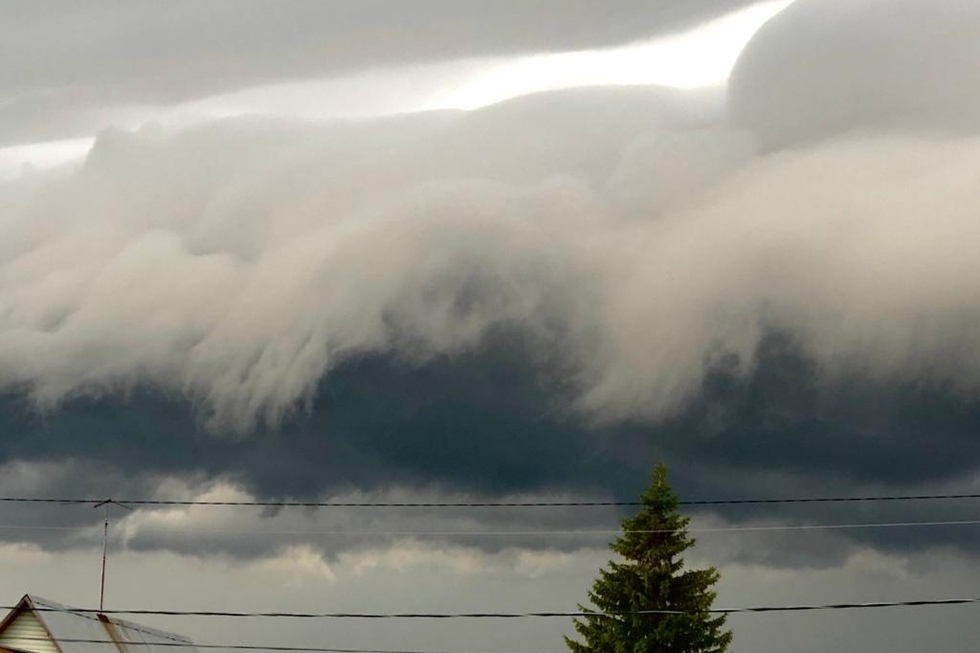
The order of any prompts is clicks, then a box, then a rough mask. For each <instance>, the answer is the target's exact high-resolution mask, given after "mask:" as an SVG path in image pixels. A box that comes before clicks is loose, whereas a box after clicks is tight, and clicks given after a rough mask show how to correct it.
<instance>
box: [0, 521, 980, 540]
mask: <svg viewBox="0 0 980 653" xmlns="http://www.w3.org/2000/svg"><path fill="white" fill-rule="evenodd" d="M976 525H980V519H959V520H949V521H909V522H860V523H853V524H774V525H765V526H715V527H710V526H709V527H703V528H699V527H694V528H686V529H684V530H685V531H686V532H688V533H731V532H755V531H758V532H765V531H817V530H845V529H859V528H917V527H937V526H976ZM93 528H95V527H94V526H35V525H31V524H0V530H55V531H84V530H92V529H93ZM147 531H148V532H159V531H163V532H167V533H208V534H214V533H219V534H221V533H224V534H228V535H317V536H329V537H365V536H371V535H375V536H386V537H456V536H469V537H506V536H511V535H513V536H534V535H604V536H608V535H627V534H630V533H636V534H648V533H649V534H652V533H673V532H675V531H676V529H670V528H662V529H652V530H643V529H630V530H623V529H619V528H611V529H567V530H524V531H518V530H504V531H379V530H371V531H361V530H333V531H322V530H246V529H234V528H226V529H220V528H169V527H164V528H154V527H153V526H149V527H147Z"/></svg>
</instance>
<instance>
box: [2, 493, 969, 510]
mask: <svg viewBox="0 0 980 653" xmlns="http://www.w3.org/2000/svg"><path fill="white" fill-rule="evenodd" d="M947 499H949V500H952V499H980V493H976V494H920V495H882V496H863V497H795V498H763V499H704V500H692V501H680V502H679V504H680V505H682V506H730V505H757V504H778V503H853V502H873V501H938V500H947ZM102 501H105V499H104V498H103V499H83V498H61V499H59V498H43V497H42V498H34V497H0V503H54V504H62V505H94V504H97V503H100V502H102ZM117 501H118V502H119V503H125V504H129V505H134V506H229V507H248V506H251V507H261V508H579V507H586V508H588V507H629V506H640V505H643V504H642V502H640V501H459V502H456V501H444V502H443V501H432V502H408V501H405V502H374V501H199V500H192V499H188V500H177V499H118V500H117Z"/></svg>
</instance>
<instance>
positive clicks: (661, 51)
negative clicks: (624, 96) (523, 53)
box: [0, 0, 793, 180]
mask: <svg viewBox="0 0 980 653" xmlns="http://www.w3.org/2000/svg"><path fill="white" fill-rule="evenodd" d="M792 2H793V0H770V1H768V2H761V3H758V4H755V5H752V6H750V7H748V8H746V9H743V10H741V11H737V12H734V13H732V14H729V15H727V16H723V17H722V18H718V19H716V20H713V21H710V22H708V23H705V24H704V25H701V26H699V27H697V28H695V29H692V30H689V31H687V32H683V33H680V34H676V35H674V36H671V37H667V38H662V39H658V40H655V41H650V42H643V43H635V44H631V45H628V46H624V47H619V48H611V49H605V50H586V51H580V52H564V53H558V54H544V55H534V56H529V57H519V58H506V59H505V58H492V59H465V60H459V61H449V62H439V63H434V64H428V65H425V66H414V67H406V68H395V69H392V68H384V69H381V68H379V69H376V70H372V71H367V72H364V73H359V74H357V75H352V76H348V77H341V78H331V79H317V80H310V81H301V82H286V83H280V84H274V85H266V86H261V87H255V88H248V89H243V90H240V91H236V92H233V93H227V94H222V95H216V96H212V97H208V98H204V99H200V100H195V101H192V102H188V103H184V104H181V105H177V106H172V107H131V108H130V109H131V110H130V111H128V112H122V113H121V114H120V116H122V117H119V116H117V117H116V118H114V119H112V120H111V124H106V125H104V127H115V128H121V129H136V128H138V127H139V126H140V125H141V124H143V123H145V122H150V121H152V122H155V123H159V124H160V125H163V126H169V127H172V128H178V129H179V128H182V127H186V126H188V125H191V124H195V123H200V122H206V121H210V120H215V119H221V118H228V117H234V116H244V115H261V116H272V117H278V118H287V119H300V120H318V119H336V118H366V117H372V116H384V115H393V114H399V113H412V112H417V111H429V110H440V109H457V110H472V109H478V108H480V107H483V106H487V105H490V104H493V103H495V102H500V101H503V100H507V99H509V98H513V97H517V96H521V95H526V94H529V93H536V92H541V91H549V90H557V89H563V88H575V87H582V86H627V85H659V86H668V87H673V88H684V89H695V88H705V87H712V86H721V85H724V83H725V81H726V80H727V79H728V76H729V74H730V73H731V70H732V67H733V66H734V65H735V61H736V59H737V58H738V55H739V53H740V52H741V51H742V49H743V48H744V47H745V45H746V43H748V41H749V39H750V38H752V35H753V34H755V32H756V31H758V30H759V28H760V27H762V25H764V24H765V23H766V22H767V21H768V20H769V19H771V18H772V17H773V16H775V15H776V14H778V13H779V12H781V11H782V10H784V9H785V8H786V7H787V6H789V5H790V4H791V3H792ZM117 113H118V112H117ZM94 140H95V139H94V137H86V138H75V139H69V140H61V141H51V142H41V143H28V144H22V145H16V146H12V147H6V148H0V180H2V179H15V178H17V177H19V176H21V175H22V174H24V173H25V172H30V171H32V170H41V169H48V168H53V167H57V166H61V165H64V164H68V163H72V162H74V161H78V160H80V159H82V158H83V157H85V156H86V155H87V154H88V152H89V150H90V149H91V147H92V144H93V142H94Z"/></svg>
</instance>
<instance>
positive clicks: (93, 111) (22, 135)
mask: <svg viewBox="0 0 980 653" xmlns="http://www.w3.org/2000/svg"><path fill="white" fill-rule="evenodd" d="M747 4H750V0H688V1H687V2H683V3H677V2H670V1H665V0H655V1H646V2H644V1H640V0H610V1H607V2H603V3H595V2H589V1H587V0H574V1H571V2H570V1H569V0H563V1H558V0H541V1H538V2H534V3H527V2H520V1H517V0H504V1H501V0H462V1H458V0H457V1H453V0H421V1H418V2H412V3H411V4H407V3H405V2H401V1H400V0H361V1H359V2H319V1H316V0H296V1H294V2H291V3H290V4H289V6H288V8H284V7H283V5H282V4H281V3H279V2H274V1H273V0H244V1H228V0H216V1H212V2H208V3H205V4H202V3H199V2H194V1H193V0H176V1H175V2H169V3H167V5H166V6H162V5H160V4H158V3H155V2H146V1H142V0H140V1H136V2H125V1H120V0H98V1H97V2H89V3H86V4H85V5H84V6H74V5H68V6H66V5H65V3H62V2H50V1H41V2H32V1H23V0H5V1H4V2H3V3H2V4H0V7H2V11H3V15H4V20H3V23H2V25H0V61H3V62H4V65H3V67H2V68H0V143H2V142H24V141H32V140H45V139H56V138H67V137H70V136H74V135H78V134H85V135H87V133H89V132H87V131H85V130H87V129H90V128H92V127H93V126H96V127H97V126H98V125H97V121H98V119H99V118H98V116H99V115H100V111H101V110H103V109H106V108H120V107H123V108H124V107H131V106H133V105H137V106H138V105H159V104H164V105H166V104H172V103H174V102H180V101H187V100H193V99H196V98H201V97H207V96H212V95H216V94H220V93H226V92H230V91H235V90H239V89H243V88H247V87H251V86H260V85H264V84H273V83H280V82H284V81H292V80H300V79H313V78H329V77H336V76H339V75H345V74H351V73H357V72H361V71H363V70H365V69H369V68H372V67H401V66H410V65H414V64H418V63H423V62H435V61H444V60H452V59H459V58H462V57H481V56H498V55H513V54H529V53H534V52H552V51H566V50H578V49H587V48H593V47H603V46H605V47H608V46H614V45H619V44H622V43H624V42H627V41H632V40H637V39H645V38H649V37H653V36H656V35H659V34H664V33H667V32H669V31H671V30H675V29H683V28H688V27H692V26H694V25H696V24H697V23H698V22H699V21H701V20H707V19H709V18H713V17H716V16H717V15H719V14H722V13H724V12H725V11H727V10H734V9H737V8H739V7H742V6H745V5H747Z"/></svg>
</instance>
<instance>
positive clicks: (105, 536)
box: [99, 501, 109, 612]
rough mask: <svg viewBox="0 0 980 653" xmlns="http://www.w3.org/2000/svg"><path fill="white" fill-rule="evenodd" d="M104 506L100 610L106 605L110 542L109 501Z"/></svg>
mask: <svg viewBox="0 0 980 653" xmlns="http://www.w3.org/2000/svg"><path fill="white" fill-rule="evenodd" d="M102 507H103V508H104V509H105V519H104V520H103V522H102V584H101V585H100V586H99V612H102V608H103V606H104V605H105V557H106V548H107V547H108V544H109V502H108V501H106V502H105V503H104V504H103V505H102Z"/></svg>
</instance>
